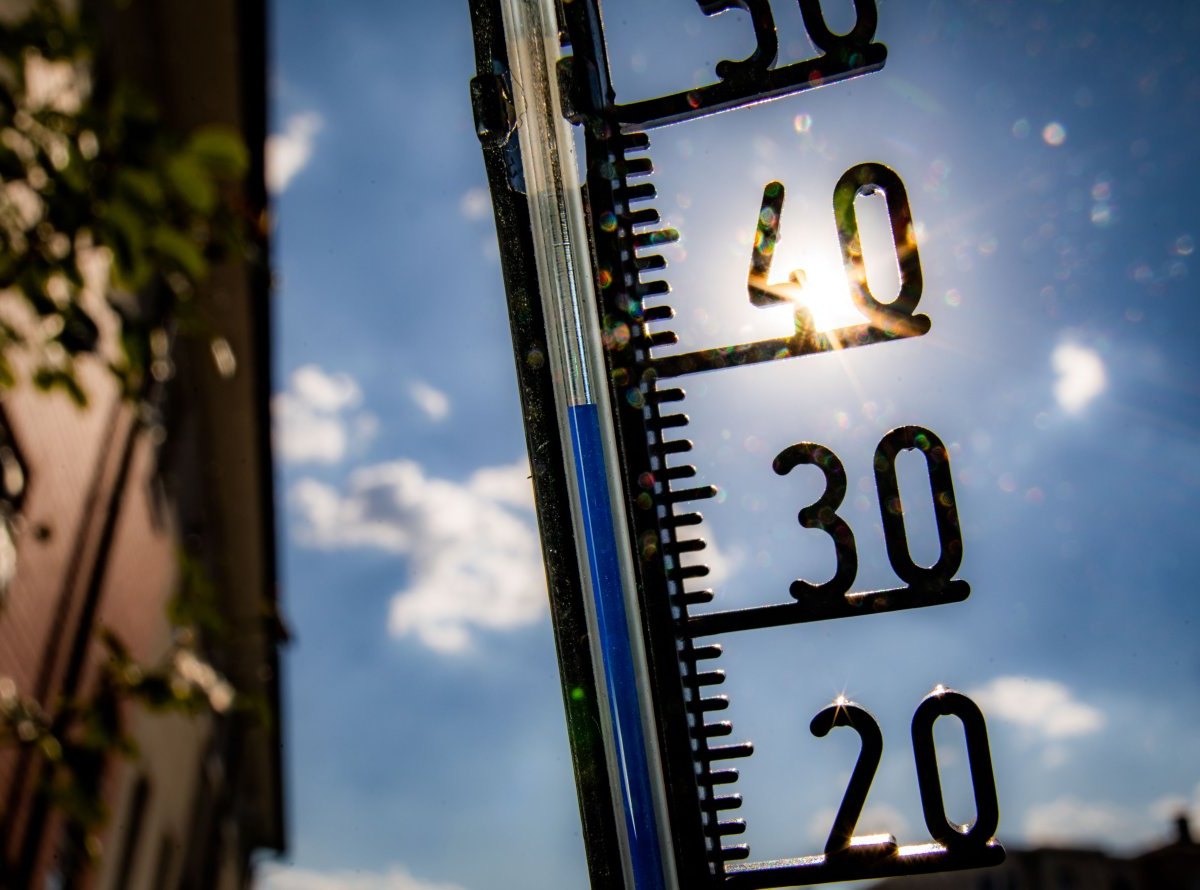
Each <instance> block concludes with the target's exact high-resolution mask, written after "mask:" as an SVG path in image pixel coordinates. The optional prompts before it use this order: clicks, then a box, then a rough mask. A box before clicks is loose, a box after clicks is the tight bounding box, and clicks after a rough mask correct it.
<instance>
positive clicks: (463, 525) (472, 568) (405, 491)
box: [291, 460, 546, 653]
mask: <svg viewBox="0 0 1200 890" xmlns="http://www.w3.org/2000/svg"><path fill="white" fill-rule="evenodd" d="M528 476H529V469H528V466H527V464H526V463H525V461H524V460H521V461H519V462H517V463H515V464H510V465H508V466H502V467H485V468H483V469H481V470H478V471H477V472H476V473H475V474H474V475H472V476H471V477H470V478H469V479H467V480H466V481H465V482H463V483H458V482H451V481H449V480H446V479H436V478H431V477H429V476H427V475H426V474H425V471H424V469H423V468H422V467H421V466H420V465H419V464H417V463H414V462H413V461H408V460H400V461H395V462H392V463H386V464H378V465H376V466H371V467H365V468H363V469H361V470H358V471H357V472H355V473H354V474H353V475H352V476H351V477H350V488H349V492H348V493H347V494H345V495H342V494H340V493H339V492H338V491H336V490H335V489H333V488H331V487H330V486H328V485H325V484H323V483H321V482H317V481H316V480H312V479H305V480H301V481H300V482H298V483H297V484H296V485H295V486H294V487H293V489H292V492H291V500H292V504H293V505H294V507H295V509H296V510H297V511H298V512H299V514H300V516H301V518H302V522H301V523H300V525H299V531H298V535H299V537H300V540H301V541H302V542H303V543H305V544H308V545H310V546H315V547H325V548H341V547H372V548H376V549H381V550H386V551H389V552H393V553H398V554H401V555H403V556H405V557H407V563H408V585H407V586H406V587H405V588H403V589H402V590H400V591H398V592H397V593H396V595H395V596H394V597H393V598H392V602H391V606H390V611H389V616H388V627H389V629H390V631H391V632H392V634H393V635H395V636H397V637H406V636H409V635H412V636H415V637H416V638H417V639H418V640H420V641H421V642H422V643H423V644H424V645H426V646H428V647H429V648H430V649H433V650H435V651H438V652H444V653H457V652H464V651H466V650H467V649H468V648H470V646H471V643H472V630H474V629H478V628H484V629H489V630H508V629H513V628H517V627H521V626H524V625H528V624H531V623H533V622H534V621H536V620H538V619H539V618H540V617H541V615H542V614H543V613H544V612H545V609H546V584H545V576H544V574H543V570H542V562H541V551H540V549H539V544H538V536H537V533H536V531H535V530H534V525H533V491H532V485H531V483H530V481H529V479H528Z"/></svg>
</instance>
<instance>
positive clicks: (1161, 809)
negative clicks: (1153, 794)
mask: <svg viewBox="0 0 1200 890" xmlns="http://www.w3.org/2000/svg"><path fill="white" fill-rule="evenodd" d="M1150 812H1151V813H1153V814H1154V816H1155V817H1156V818H1157V819H1159V820H1160V821H1161V822H1162V823H1163V824H1164V825H1169V824H1171V823H1172V822H1174V821H1175V819H1177V818H1178V817H1179V816H1181V815H1185V814H1186V815H1187V817H1188V821H1189V822H1191V825H1192V832H1193V834H1194V833H1195V832H1196V830H1197V829H1198V828H1200V782H1197V783H1196V787H1195V788H1193V789H1192V799H1191V800H1188V799H1187V798H1185V797H1183V796H1181V795H1178V794H1170V795H1167V796H1166V797H1161V798H1159V799H1158V800H1156V801H1155V802H1154V803H1152V804H1151V805H1150Z"/></svg>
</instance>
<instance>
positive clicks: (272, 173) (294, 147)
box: [266, 111, 325, 195]
mask: <svg viewBox="0 0 1200 890" xmlns="http://www.w3.org/2000/svg"><path fill="white" fill-rule="evenodd" d="M324 126H325V121H324V120H323V119H322V118H321V115H319V114H317V113H316V112H315V111H305V112H302V113H300V114H293V115H292V116H291V117H289V118H288V119H287V123H286V124H284V128H283V132H282V133H272V134H271V135H270V136H268V137H267V149H266V152H267V157H266V164H267V190H268V191H269V192H271V194H273V195H278V194H281V193H282V192H283V191H284V190H285V189H287V187H288V185H289V184H291V181H292V180H293V179H294V178H295V177H296V174H298V173H299V172H300V171H301V170H303V169H304V168H305V167H307V166H308V162H309V161H310V160H311V159H312V153H313V145H314V143H315V141H316V138H317V134H318V133H319V132H321V128H322V127H324Z"/></svg>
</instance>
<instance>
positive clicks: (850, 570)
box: [772, 442, 858, 599]
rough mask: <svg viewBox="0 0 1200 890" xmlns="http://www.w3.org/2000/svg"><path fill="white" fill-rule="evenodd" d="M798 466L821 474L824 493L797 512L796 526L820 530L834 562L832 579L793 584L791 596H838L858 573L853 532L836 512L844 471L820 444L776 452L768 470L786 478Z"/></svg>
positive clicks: (843, 487) (843, 491)
mask: <svg viewBox="0 0 1200 890" xmlns="http://www.w3.org/2000/svg"><path fill="white" fill-rule="evenodd" d="M802 464H812V465H814V466H815V467H817V468H818V469H819V470H820V471H821V472H822V473H823V474H824V476H825V491H824V492H823V493H822V494H821V497H820V499H819V500H818V501H817V502H816V503H815V504H813V505H812V506H811V507H805V508H804V509H803V510H801V511H800V514H799V519H800V524H801V525H802V526H804V527H805V528H815V529H820V530H821V531H823V532H825V534H827V535H829V537H830V538H832V539H833V549H834V556H835V558H836V560H837V563H836V567H835V569H834V573H833V577H832V578H830V579H829V580H828V581H826V582H825V583H824V584H812V583H810V582H808V581H802V580H797V581H793V582H792V587H791V593H792V596H794V597H795V598H796V599H801V598H803V597H805V596H809V595H812V594H821V595H825V596H842V595H843V594H845V593H846V591H848V590H849V589H850V585H851V584H853V583H854V577H855V576H856V575H857V574H858V551H857V549H856V548H855V545H854V532H852V531H851V530H850V526H849V525H847V524H846V521H845V520H844V519H842V517H840V516H838V514H837V512H836V511H837V508H838V507H840V506H841V505H842V500H843V499H844V498H845V497H846V470H845V468H844V467H843V466H842V462H841V461H840V460H838V457H837V455H836V454H834V453H833V452H832V451H830V450H829V449H828V448H826V447H825V446H824V445H815V444H813V443H812V442H801V443H799V444H798V445H789V446H788V447H787V448H785V449H783V451H781V452H779V454H778V455H777V456H776V458H775V461H774V462H773V463H772V467H774V469H775V472H776V473H778V474H779V475H780V476H786V475H787V474H788V473H790V472H791V471H792V470H793V469H794V468H795V467H798V466H800V465H802Z"/></svg>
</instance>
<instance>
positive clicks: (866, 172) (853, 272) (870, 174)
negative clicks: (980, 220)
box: [833, 164, 930, 336]
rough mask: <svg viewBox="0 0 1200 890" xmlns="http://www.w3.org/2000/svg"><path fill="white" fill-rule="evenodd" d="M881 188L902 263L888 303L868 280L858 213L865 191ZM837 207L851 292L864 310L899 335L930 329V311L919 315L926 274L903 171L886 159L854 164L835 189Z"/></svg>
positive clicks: (855, 301) (872, 320) (871, 319)
mask: <svg viewBox="0 0 1200 890" xmlns="http://www.w3.org/2000/svg"><path fill="white" fill-rule="evenodd" d="M876 190H879V191H882V192H883V194H884V197H885V198H886V200H887V209H888V217H889V218H890V220H891V223H892V243H893V244H894V245H895V248H896V259H897V262H898V263H899V265H900V292H899V293H898V294H897V295H896V298H895V299H894V300H892V301H891V302H888V303H882V302H880V301H879V300H877V299H876V298H875V296H874V295H873V294H872V293H871V288H870V287H869V286H868V284H867V267H866V264H865V263H864V262H863V254H862V241H861V240H860V239H859V236H858V215H857V213H856V211H855V209H854V202H855V199H857V198H858V196H859V195H868V194H873V193H874V192H875V191H876ZM833 212H834V215H835V216H836V217H837V227H838V240H839V241H840V242H841V245H842V262H843V264H844V265H845V268H846V277H847V278H848V279H849V280H850V293H851V295H852V296H853V297H854V303H855V305H856V306H857V307H858V309H859V311H860V312H862V313H863V315H865V316H866V317H867V319H868V320H869V321H870V322H871V324H872V325H874V326H875V327H877V328H880V329H882V330H885V331H888V332H889V333H892V334H895V335H897V336H914V335H920V334H924V333H925V332H926V331H928V330H929V324H930V323H929V316H927V315H913V312H914V311H915V310H916V308H917V304H918V303H919V302H920V301H921V292H922V290H923V289H924V279H923V278H922V275H921V258H920V256H919V255H918V253H917V239H916V236H915V235H914V234H913V221H912V209H911V208H910V207H909V204H908V192H906V191H905V189H904V183H903V182H901V181H900V177H899V176H897V175H896V173H895V171H894V170H891V169H889V168H888V167H885V166H884V165H883V164H858V165H857V166H854V167H851V168H850V169H849V170H847V171H846V172H845V173H844V174H843V175H842V178H841V179H840V180H838V184H837V187H836V188H834V190H833Z"/></svg>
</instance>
